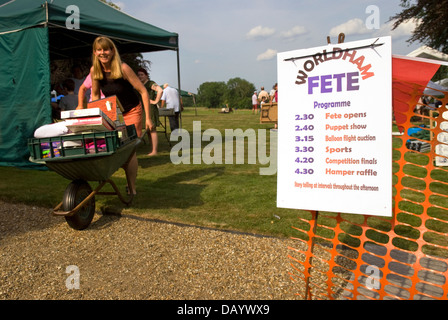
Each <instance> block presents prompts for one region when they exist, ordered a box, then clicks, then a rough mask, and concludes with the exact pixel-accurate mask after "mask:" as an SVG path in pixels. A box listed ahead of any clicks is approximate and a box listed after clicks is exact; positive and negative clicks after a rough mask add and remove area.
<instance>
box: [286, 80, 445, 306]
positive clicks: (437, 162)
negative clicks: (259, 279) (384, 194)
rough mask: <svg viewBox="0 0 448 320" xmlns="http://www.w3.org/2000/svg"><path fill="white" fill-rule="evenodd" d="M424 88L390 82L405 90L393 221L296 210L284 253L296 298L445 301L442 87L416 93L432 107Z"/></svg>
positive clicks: (399, 109)
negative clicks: (432, 92)
mask: <svg viewBox="0 0 448 320" xmlns="http://www.w3.org/2000/svg"><path fill="white" fill-rule="evenodd" d="M423 89H424V88H422V87H421V86H419V85H418V84H407V83H404V82H401V83H399V84H396V83H394V90H402V91H403V92H407V93H408V94H407V96H406V95H404V96H405V97H407V98H406V100H401V101H396V100H394V115H395V119H396V124H395V125H396V126H397V127H396V128H399V130H400V131H401V133H402V134H401V135H400V134H399V133H397V135H394V136H393V147H394V150H393V159H392V165H393V172H394V176H393V177H392V180H393V181H392V183H393V185H394V194H393V197H394V212H393V217H392V218H383V217H375V216H367V215H350V214H342V213H329V212H308V211H299V221H298V225H297V226H294V229H296V232H297V236H296V237H295V238H294V239H295V240H296V242H295V243H296V245H295V246H294V248H292V247H291V248H290V250H289V251H290V255H289V258H290V261H291V265H292V271H291V273H290V274H291V278H292V279H293V281H294V283H295V284H296V285H297V286H296V287H295V288H297V289H296V290H295V291H296V292H295V293H296V294H297V295H298V296H300V297H301V298H303V299H354V300H361V299H373V300H380V299H381V300H382V299H384V300H386V299H400V300H423V299H438V300H442V299H443V300H446V299H448V281H447V278H448V263H447V260H446V259H447V258H448V145H446V144H448V120H447V119H448V112H445V111H447V108H446V107H445V106H446V104H448V92H435V95H423V97H425V98H426V99H428V100H431V101H434V102H439V103H441V107H439V108H437V107H436V108H434V107H433V105H432V104H421V103H419V102H418V101H419V98H420V97H421V92H423ZM394 92H395V91H394ZM409 92H411V94H409ZM403 99H404V98H403ZM403 106H404V107H403ZM420 112H421V113H420ZM444 112H445V118H443V113H444Z"/></svg>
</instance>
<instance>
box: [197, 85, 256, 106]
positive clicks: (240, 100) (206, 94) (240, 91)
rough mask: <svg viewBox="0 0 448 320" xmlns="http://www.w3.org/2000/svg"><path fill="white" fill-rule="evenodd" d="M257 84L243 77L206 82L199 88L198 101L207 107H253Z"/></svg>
mask: <svg viewBox="0 0 448 320" xmlns="http://www.w3.org/2000/svg"><path fill="white" fill-rule="evenodd" d="M255 90H256V89H255V85H254V84H253V83H250V82H249V81H247V80H244V79H241V78H232V79H230V80H229V81H227V82H224V81H219V82H204V83H203V84H201V85H200V86H199V88H198V94H197V96H196V97H197V103H198V104H199V105H200V106H202V107H206V108H223V107H225V106H228V107H230V108H233V109H251V108H252V95H253V94H254V91H255Z"/></svg>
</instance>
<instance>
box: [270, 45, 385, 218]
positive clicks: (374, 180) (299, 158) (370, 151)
mask: <svg viewBox="0 0 448 320" xmlns="http://www.w3.org/2000/svg"><path fill="white" fill-rule="evenodd" d="M391 51H392V50H391V38H390V37H381V38H378V39H376V38H375V39H367V40H362V41H355V42H348V43H342V44H335V45H331V44H330V45H327V46H323V47H317V48H311V49H303V50H295V51H289V52H283V53H279V54H278V55H277V66H278V90H279V98H278V100H279V101H278V104H279V106H278V171H277V174H278V175H277V206H278V207H281V208H294V209H304V210H316V211H330V212H342V213H354V214H366V215H378V216H391V215H392V52H391Z"/></svg>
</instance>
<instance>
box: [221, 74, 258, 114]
mask: <svg viewBox="0 0 448 320" xmlns="http://www.w3.org/2000/svg"><path fill="white" fill-rule="evenodd" d="M254 91H255V85H254V84H253V83H250V82H249V81H247V80H244V79H241V78H233V79H230V80H229V81H228V82H227V101H228V102H229V107H232V108H240V109H250V108H252V99H251V97H252V95H253V94H254Z"/></svg>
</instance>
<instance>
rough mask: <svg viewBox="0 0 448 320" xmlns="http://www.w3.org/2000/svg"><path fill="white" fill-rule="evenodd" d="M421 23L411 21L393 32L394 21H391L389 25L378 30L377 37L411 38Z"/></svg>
mask: <svg viewBox="0 0 448 320" xmlns="http://www.w3.org/2000/svg"><path fill="white" fill-rule="evenodd" d="M418 23H419V21H418V20H410V21H407V22H404V23H402V24H400V25H399V26H398V28H397V29H395V30H392V26H393V24H394V21H389V22H388V23H386V24H384V25H382V26H381V28H380V29H379V30H378V33H377V34H376V35H377V36H392V37H394V38H399V37H409V36H411V35H412V32H413V31H414V30H415V28H416V27H417V25H418Z"/></svg>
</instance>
